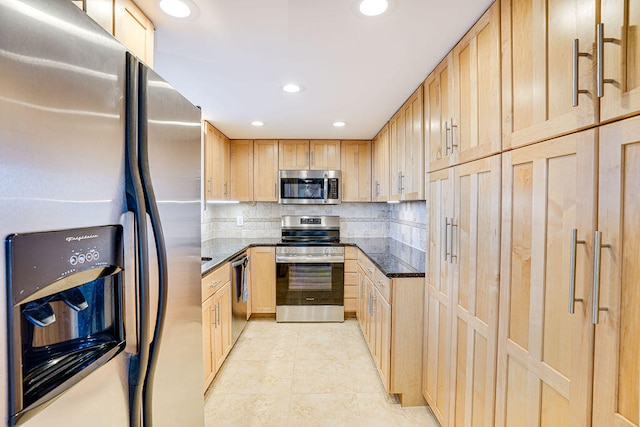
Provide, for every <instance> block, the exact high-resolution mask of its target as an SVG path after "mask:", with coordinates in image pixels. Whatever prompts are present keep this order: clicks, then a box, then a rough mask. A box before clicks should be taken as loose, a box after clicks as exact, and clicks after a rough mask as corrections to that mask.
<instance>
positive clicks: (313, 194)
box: [280, 178, 325, 200]
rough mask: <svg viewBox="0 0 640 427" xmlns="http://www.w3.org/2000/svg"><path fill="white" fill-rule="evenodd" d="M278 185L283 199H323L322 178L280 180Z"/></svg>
mask: <svg viewBox="0 0 640 427" xmlns="http://www.w3.org/2000/svg"><path fill="white" fill-rule="evenodd" d="M280 185H281V186H282V188H281V189H280V191H281V193H282V198H284V199H295V200H304V199H313V200H322V199H324V198H325V195H324V179H322V178H282V179H281V184H280Z"/></svg>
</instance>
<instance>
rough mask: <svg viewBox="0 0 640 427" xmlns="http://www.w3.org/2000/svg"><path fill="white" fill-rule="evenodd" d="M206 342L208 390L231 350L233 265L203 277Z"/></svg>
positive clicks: (206, 382) (204, 344) (204, 358)
mask: <svg viewBox="0 0 640 427" xmlns="http://www.w3.org/2000/svg"><path fill="white" fill-rule="evenodd" d="M202 342H203V361H204V390H205V391H206V390H207V388H208V387H209V385H210V384H211V382H212V381H213V378H214V377H215V375H216V373H217V372H218V370H219V369H220V367H221V366H222V363H223V362H224V360H225V358H226V357H227V355H228V354H229V351H231V346H232V343H231V270H230V268H229V264H228V263H227V264H224V265H223V266H221V267H219V268H217V269H216V270H214V271H213V272H211V273H209V274H207V275H206V276H205V277H203V278H202Z"/></svg>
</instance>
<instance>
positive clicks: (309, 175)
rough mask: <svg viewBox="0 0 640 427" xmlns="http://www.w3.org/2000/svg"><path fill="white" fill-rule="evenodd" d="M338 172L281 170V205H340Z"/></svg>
mask: <svg viewBox="0 0 640 427" xmlns="http://www.w3.org/2000/svg"><path fill="white" fill-rule="evenodd" d="M340 176H341V173H340V171H335V170H333V171H318V170H313V171H311V170H281V171H280V198H279V203H282V204H301V205H337V204H338V203H340V197H341V196H342V194H341V192H342V189H341V187H340Z"/></svg>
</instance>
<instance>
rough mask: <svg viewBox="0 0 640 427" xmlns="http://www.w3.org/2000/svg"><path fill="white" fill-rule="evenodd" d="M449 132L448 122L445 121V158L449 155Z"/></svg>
mask: <svg viewBox="0 0 640 427" xmlns="http://www.w3.org/2000/svg"><path fill="white" fill-rule="evenodd" d="M450 130H451V128H449V122H447V121H446V120H445V121H444V155H445V156H448V155H449V131H450Z"/></svg>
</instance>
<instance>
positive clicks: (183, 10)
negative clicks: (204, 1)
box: [160, 0, 191, 18]
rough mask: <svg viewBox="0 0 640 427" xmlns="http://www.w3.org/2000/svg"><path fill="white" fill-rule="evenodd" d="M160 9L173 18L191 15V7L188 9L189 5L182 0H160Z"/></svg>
mask: <svg viewBox="0 0 640 427" xmlns="http://www.w3.org/2000/svg"><path fill="white" fill-rule="evenodd" d="M160 9H162V10H163V11H164V13H166V14H167V15H170V16H173V17H174V18H186V17H187V16H189V15H191V9H189V6H188V5H187V4H186V3H185V2H183V1H182V0H162V1H161V2H160Z"/></svg>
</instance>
